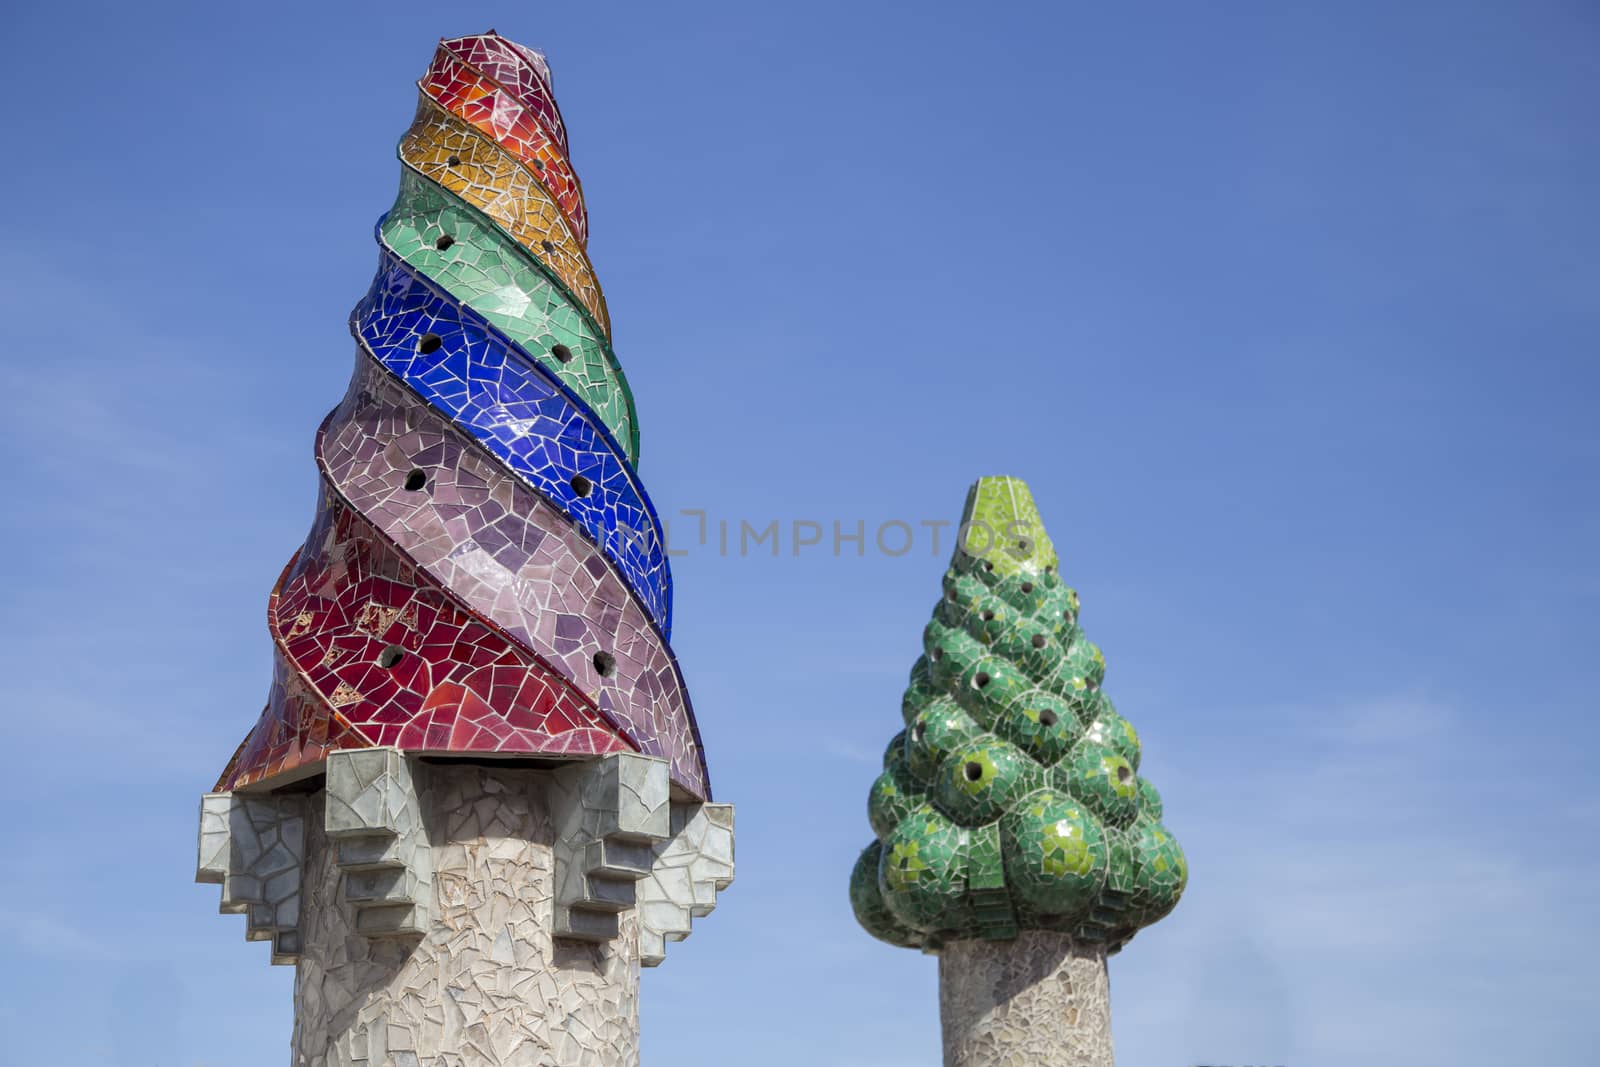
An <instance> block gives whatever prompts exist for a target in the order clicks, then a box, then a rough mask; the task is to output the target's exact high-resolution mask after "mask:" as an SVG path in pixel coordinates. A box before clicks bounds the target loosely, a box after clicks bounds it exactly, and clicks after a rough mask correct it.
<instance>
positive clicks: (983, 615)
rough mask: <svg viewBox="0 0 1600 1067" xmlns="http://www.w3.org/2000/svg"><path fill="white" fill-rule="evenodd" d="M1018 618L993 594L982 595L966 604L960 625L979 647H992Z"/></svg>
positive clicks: (1010, 608) (1014, 610)
mask: <svg viewBox="0 0 1600 1067" xmlns="http://www.w3.org/2000/svg"><path fill="white" fill-rule="evenodd" d="M1018 619H1019V616H1018V615H1017V612H1016V609H1015V608H1013V607H1012V606H1011V605H1010V604H1007V603H1006V602H1005V601H1004V600H1002V599H1000V598H999V597H997V596H995V595H994V594H993V593H984V594H983V595H982V596H979V597H974V598H973V599H972V600H971V601H969V602H968V603H967V609H966V611H965V612H964V613H963V616H962V625H963V628H964V629H965V630H966V631H967V633H969V634H971V635H972V638H973V640H975V641H977V642H978V643H979V644H980V645H992V644H994V643H995V641H996V640H998V639H999V638H1000V635H1001V634H1003V633H1005V632H1006V630H1008V629H1009V628H1010V627H1011V626H1012V625H1013V624H1014V623H1015V622H1017V621H1018Z"/></svg>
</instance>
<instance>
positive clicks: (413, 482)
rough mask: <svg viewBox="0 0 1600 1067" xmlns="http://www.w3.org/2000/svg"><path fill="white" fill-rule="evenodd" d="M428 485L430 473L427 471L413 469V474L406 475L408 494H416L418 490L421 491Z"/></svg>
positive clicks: (418, 468)
mask: <svg viewBox="0 0 1600 1067" xmlns="http://www.w3.org/2000/svg"><path fill="white" fill-rule="evenodd" d="M427 484H428V473H427V472H426V471H424V470H423V469H422V468H420V467H417V468H413V469H412V471H411V473H410V474H408V475H406V491H407V492H410V493H415V492H416V491H417V490H419V489H421V488H422V487H423V486H425V485H427Z"/></svg>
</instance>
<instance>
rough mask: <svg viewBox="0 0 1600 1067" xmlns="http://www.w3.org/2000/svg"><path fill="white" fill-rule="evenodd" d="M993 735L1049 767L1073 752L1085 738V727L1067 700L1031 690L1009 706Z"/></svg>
mask: <svg viewBox="0 0 1600 1067" xmlns="http://www.w3.org/2000/svg"><path fill="white" fill-rule="evenodd" d="M994 732H995V733H997V734H999V735H1000V736H1001V737H1003V738H1005V739H1006V740H1007V741H1010V742H1011V743H1012V744H1013V745H1016V746H1017V747H1018V748H1020V749H1022V751H1023V752H1026V753H1027V754H1028V756H1029V757H1030V758H1032V759H1033V760H1034V761H1035V762H1036V763H1039V764H1042V765H1043V766H1046V767H1050V766H1053V765H1054V764H1056V763H1058V762H1059V761H1060V760H1061V757H1063V756H1065V755H1066V754H1067V753H1068V752H1069V751H1071V749H1072V746H1073V745H1074V744H1076V743H1077V740H1078V738H1079V737H1081V736H1082V735H1083V724H1082V723H1081V722H1079V721H1078V717H1077V715H1075V714H1074V713H1073V710H1072V705H1070V704H1069V703H1067V702H1066V701H1065V700H1062V699H1061V698H1060V697H1058V696H1056V695H1055V694H1054V693H1051V692H1050V691H1048V690H1045V689H1030V690H1028V691H1027V692H1025V693H1022V694H1021V695H1019V696H1018V697H1017V698H1016V699H1015V700H1013V701H1012V702H1011V703H1010V704H1009V705H1007V706H1006V709H1005V711H1003V712H1002V713H1001V714H1000V717H999V719H998V721H997V722H996V723H995V729H994Z"/></svg>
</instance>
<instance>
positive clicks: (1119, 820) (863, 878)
mask: <svg viewBox="0 0 1600 1067" xmlns="http://www.w3.org/2000/svg"><path fill="white" fill-rule="evenodd" d="M957 540H958V545H957V548H956V552H955V556H954V558H953V559H952V561H951V565H950V569H949V570H948V571H946V572H945V576H944V594H943V596H942V597H941V598H940V600H939V603H938V605H937V606H936V607H935V608H934V611H933V618H932V620H931V621H930V622H929V623H928V626H927V628H926V629H925V630H924V631H923V650H924V655H923V656H922V657H921V658H920V659H918V660H917V662H916V665H915V666H914V667H913V668H912V671H911V681H910V685H909V686H908V687H907V689H906V693H905V697H904V699H903V700H902V703H901V714H902V718H903V719H904V722H905V727H906V728H905V730H904V731H902V732H901V733H900V734H897V735H896V736H895V737H894V739H893V740H892V741H891V742H890V743H889V747H888V749H887V751H886V752H885V753H884V760H883V773H882V774H881V775H879V777H878V779H877V781H875V782H874V783H873V785H872V789H871V791H870V792H869V795H868V803H867V815H868V819H869V821H870V822H871V824H872V829H873V833H874V834H875V835H876V837H877V840H876V841H874V842H873V843H872V844H871V845H869V846H868V847H867V848H866V850H865V851H863V852H862V854H861V857H860V859H859V860H858V861H857V863H856V867H855V870H854V871H853V872H852V874H851V879H850V899H851V904H852V906H853V907H854V909H855V913H856V917H857V919H858V920H859V921H860V923H861V925H862V926H863V927H864V928H865V929H866V930H867V932H868V933H870V934H872V936H874V937H876V938H878V939H880V940H882V941H886V942H888V943H890V944H894V945H901V946H907V947H911V946H915V947H921V948H923V949H925V950H928V951H938V949H939V948H940V947H941V946H942V945H944V944H945V943H947V942H950V941H954V940H962V939H973V938H982V939H988V940H1008V939H1011V938H1015V937H1016V936H1017V934H1018V933H1019V932H1020V931H1022V930H1049V931H1056V932H1060V933H1067V934H1071V935H1072V936H1073V937H1075V938H1077V939H1078V940H1080V941H1084V942H1090V943H1097V944H1104V945H1106V946H1107V948H1108V950H1109V951H1116V950H1117V949H1120V948H1121V947H1122V946H1123V945H1124V944H1126V943H1127V941H1128V940H1129V939H1130V938H1131V937H1133V935H1134V933H1136V932H1137V931H1138V930H1139V929H1140V928H1141V927H1144V926H1147V925H1149V924H1150V923H1153V922H1155V921H1157V920H1158V919H1160V918H1162V917H1163V916H1165V915H1166V914H1167V913H1168V912H1170V911H1171V910H1172V909H1173V907H1175V906H1176V905H1177V903H1178V899H1179V897H1180V896H1181V895H1182V893H1183V889H1184V886H1185V885H1186V883H1187V881H1188V865H1187V863H1186V861H1185V859H1184V856H1183V851H1182V849H1180V848H1179V847H1178V843H1177V840H1176V839H1175V838H1173V836H1172V834H1171V833H1170V832H1169V831H1168V830H1167V829H1166V827H1164V826H1163V825H1162V824H1161V818H1162V806H1161V800H1160V797H1159V795H1158V794H1157V793H1156V790H1155V787H1154V786H1153V785H1151V784H1150V783H1149V782H1148V781H1146V780H1145V779H1142V778H1140V777H1139V776H1138V769H1139V756H1140V745H1139V737H1138V734H1137V733H1135V732H1134V729H1133V727H1132V726H1131V725H1130V724H1129V723H1128V721H1127V720H1126V719H1124V718H1123V717H1122V716H1121V715H1119V714H1117V711H1116V709H1115V708H1114V707H1112V704H1111V701H1110V700H1109V699H1108V698H1107V697H1106V696H1105V694H1104V693H1103V692H1102V691H1101V688H1100V685H1101V682H1102V680H1103V679H1104V677H1105V658H1104V657H1103V656H1102V655H1101V653H1100V650H1099V649H1098V648H1097V647H1095V645H1094V644H1093V643H1091V642H1090V641H1089V640H1088V639H1087V638H1086V637H1084V636H1083V632H1082V631H1081V630H1080V629H1079V627H1078V594H1077V592H1076V591H1074V590H1073V589H1071V588H1070V587H1068V586H1067V585H1065V584H1064V583H1063V582H1062V581H1061V579H1060V577H1059V576H1058V575H1057V574H1056V570H1057V566H1058V563H1057V557H1056V552H1055V548H1054V546H1053V545H1052V544H1051V541H1050V537H1049V535H1048V534H1047V533H1046V532H1045V528H1044V524H1043V522H1042V521H1041V520H1040V517H1039V511H1038V508H1037V507H1036V506H1035V504H1034V501H1033V495H1032V493H1030V492H1029V490H1028V487H1027V485H1026V484H1024V483H1023V482H1022V481H1020V480H1019V479H1016V478H981V479H979V480H978V482H977V483H976V484H974V485H973V487H972V489H971V490H970V491H969V492H968V494H967V502H966V507H965V510H964V512H963V514H962V534H961V536H960V537H959V538H958V539H957Z"/></svg>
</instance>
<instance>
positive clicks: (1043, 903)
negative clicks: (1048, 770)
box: [1000, 789, 1108, 915]
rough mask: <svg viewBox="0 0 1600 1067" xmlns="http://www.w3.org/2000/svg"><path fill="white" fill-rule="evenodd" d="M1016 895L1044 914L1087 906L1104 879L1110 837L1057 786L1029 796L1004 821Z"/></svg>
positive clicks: (1002, 843)
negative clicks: (1107, 842)
mask: <svg viewBox="0 0 1600 1067" xmlns="http://www.w3.org/2000/svg"><path fill="white" fill-rule="evenodd" d="M1000 847H1001V850H1002V852H1003V854H1004V856H1005V865H1006V880H1007V884H1008V885H1009V887H1010V889H1011V895H1012V897H1013V898H1015V899H1017V900H1019V901H1021V902H1022V903H1024V904H1026V905H1027V906H1028V907H1029V908H1031V909H1032V910H1034V911H1036V912H1038V913H1039V914H1041V915H1067V914H1072V913H1075V912H1079V911H1082V910H1084V909H1086V908H1087V907H1088V906H1089V904H1090V903H1091V902H1092V901H1093V900H1094V898H1095V895H1096V894H1097V893H1099V892H1100V886H1101V885H1102V884H1103V883H1104V882H1105V878H1106V866H1107V862H1108V858H1107V853H1106V842H1105V835H1104V833H1103V831H1102V829H1101V826H1100V824H1099V823H1098V822H1097V821H1095V818H1094V816H1093V815H1092V814H1091V813H1090V812H1089V811H1088V810H1087V809H1085V808H1084V807H1083V806H1082V805H1080V804H1079V803H1078V802H1077V801H1075V800H1073V799H1072V798H1071V797H1069V796H1067V795H1065V794H1064V793H1060V792H1057V791H1055V790H1052V789H1041V790H1039V791H1037V792H1035V793H1033V794H1032V795H1030V796H1027V797H1024V798H1023V799H1022V801H1021V802H1020V803H1018V804H1016V805H1015V806H1014V807H1013V809H1012V810H1011V811H1009V812H1007V813H1006V815H1005V816H1004V817H1003V818H1002V819H1001V820H1000Z"/></svg>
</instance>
